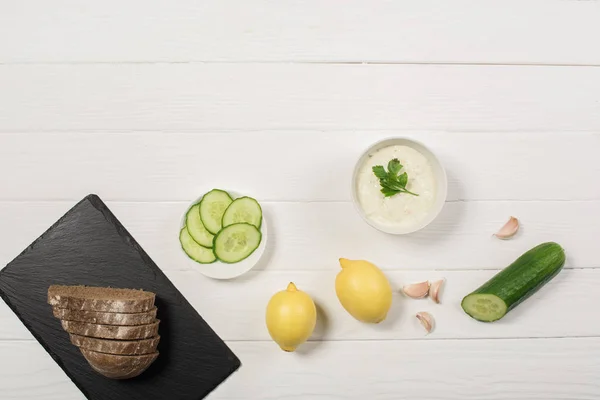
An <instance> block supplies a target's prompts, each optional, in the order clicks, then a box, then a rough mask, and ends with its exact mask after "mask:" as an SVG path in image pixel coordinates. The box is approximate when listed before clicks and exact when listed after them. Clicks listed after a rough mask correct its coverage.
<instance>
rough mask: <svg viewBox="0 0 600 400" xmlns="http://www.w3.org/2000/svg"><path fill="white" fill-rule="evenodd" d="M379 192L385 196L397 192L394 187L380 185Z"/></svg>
mask: <svg viewBox="0 0 600 400" xmlns="http://www.w3.org/2000/svg"><path fill="white" fill-rule="evenodd" d="M381 193H383V195H384V196H385V197H391V196H393V195H395V194H397V193H399V192H398V191H397V190H394V189H388V188H385V187H382V188H381Z"/></svg>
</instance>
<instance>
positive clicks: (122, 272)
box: [0, 195, 240, 400]
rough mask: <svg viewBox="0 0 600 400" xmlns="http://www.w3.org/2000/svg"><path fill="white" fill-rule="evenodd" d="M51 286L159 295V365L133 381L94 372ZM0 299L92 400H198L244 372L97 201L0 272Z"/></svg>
mask: <svg viewBox="0 0 600 400" xmlns="http://www.w3.org/2000/svg"><path fill="white" fill-rule="evenodd" d="M51 284H63V285H73V284H82V285H91V286H111V287H122V288H139V289H144V290H149V291H152V292H154V293H156V306H157V308H158V316H157V318H159V319H160V320H161V323H160V326H159V334H160V335H161V340H160V344H159V346H158V350H159V352H160V355H159V357H158V359H157V360H156V361H155V362H154V363H153V364H152V365H151V366H150V368H148V369H147V370H146V371H145V372H144V373H143V374H142V375H140V376H138V377H137V378H133V379H128V380H122V381H120V380H112V379H107V378H105V377H103V376H101V375H99V374H97V373H95V372H94V371H93V370H92V369H91V368H90V366H89V364H88V363H87V361H86V360H85V359H84V358H83V356H82V355H81V353H80V351H79V350H78V349H77V347H75V346H73V345H72V344H71V343H70V341H69V336H68V334H67V333H66V332H65V331H64V330H63V329H62V327H61V325H60V321H59V320H58V319H57V318H54V316H53V315H52V308H51V307H50V306H49V305H48V304H47V290H48V286H49V285H51ZM198 290H201V288H198ZM0 296H1V297H2V298H3V299H4V301H5V302H6V303H7V304H8V305H9V306H10V308H11V309H12V310H13V311H14V312H15V314H17V316H18V317H19V318H20V319H21V321H22V322H23V324H24V325H25V326H26V327H27V328H28V329H29V330H30V331H31V333H32V334H33V336H35V338H36V339H37V340H38V341H39V342H40V344H41V345H42V346H44V348H45V349H46V351H48V353H49V354H50V355H51V356H52V358H53V359H54V360H55V361H56V363H57V364H58V365H59V366H60V367H61V368H62V369H63V370H64V371H65V372H66V374H67V375H68V376H69V378H71V380H72V381H73V382H74V383H75V384H76V385H77V387H78V388H79V389H80V390H81V391H82V392H83V394H84V395H85V396H86V397H87V398H88V399H91V400H121V399H122V400H136V399H139V400H153V399H173V400H198V399H201V398H203V397H205V396H206V395H208V394H209V393H210V392H211V391H212V390H213V389H214V388H216V387H217V385H219V384H220V383H221V382H222V381H223V380H225V379H226V378H227V377H228V376H229V375H231V374H232V373H233V372H234V371H236V370H237V369H238V368H239V367H240V361H239V360H238V358H237V357H236V356H235V355H234V354H233V352H231V350H230V349H229V348H228V347H227V346H226V344H225V343H224V342H223V341H222V340H221V339H220V338H219V337H218V336H217V335H216V333H215V332H214V331H213V330H212V329H211V328H210V327H209V326H208V324H207V323H206V322H205V321H204V320H203V319H202V317H201V316H200V315H199V314H198V313H197V312H196V310H195V309H194V308H193V307H192V306H191V305H190V304H189V303H188V302H187V300H186V299H185V298H184V297H183V296H182V295H181V293H180V292H179V291H178V290H177V288H176V287H175V286H174V285H173V284H172V283H171V281H169V279H168V278H167V277H166V276H165V275H164V274H163V273H162V271H161V270H160V268H158V266H157V265H156V264H155V263H154V262H153V261H152V260H151V259H150V257H149V256H148V255H147V254H146V253H145V252H144V250H143V249H142V248H141V247H140V246H139V245H138V244H137V243H136V241H135V239H133V237H132V236H131V235H130V234H129V233H128V232H127V231H126V229H125V228H124V227H123V226H122V225H121V223H120V222H119V221H118V220H117V218H116V217H115V216H114V215H113V214H112V213H111V212H110V210H109V209H108V208H107V207H106V205H105V204H104V203H103V202H102V201H101V200H100V198H99V197H98V196H96V195H89V196H87V197H86V198H84V199H83V200H82V201H80V202H79V203H78V204H77V205H75V206H74V207H73V208H72V209H71V210H70V211H69V212H67V213H66V214H65V215H64V216H63V217H62V218H61V219H60V220H58V222H56V223H55V224H54V225H53V226H52V227H51V228H50V229H49V230H48V231H46V232H45V233H44V234H43V235H42V236H41V237H40V238H38V239H37V240H36V241H35V242H33V243H32V244H31V245H30V246H29V247H28V248H27V249H26V250H25V251H23V253H21V254H20V255H19V256H18V257H17V258H16V259H15V260H13V261H12V262H11V263H9V264H8V265H7V266H6V268H4V269H3V270H2V271H0ZM0 362H2V360H1V359H0ZM4 362H9V360H4Z"/></svg>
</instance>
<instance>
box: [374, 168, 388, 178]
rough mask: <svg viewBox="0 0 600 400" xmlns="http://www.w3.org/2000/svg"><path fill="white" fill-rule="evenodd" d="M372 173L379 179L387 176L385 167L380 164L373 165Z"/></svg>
mask: <svg viewBox="0 0 600 400" xmlns="http://www.w3.org/2000/svg"><path fill="white" fill-rule="evenodd" d="M373 173H374V174H375V176H376V177H377V178H379V179H385V178H387V176H388V174H387V172H385V168H383V166H382V165H376V166H374V167H373Z"/></svg>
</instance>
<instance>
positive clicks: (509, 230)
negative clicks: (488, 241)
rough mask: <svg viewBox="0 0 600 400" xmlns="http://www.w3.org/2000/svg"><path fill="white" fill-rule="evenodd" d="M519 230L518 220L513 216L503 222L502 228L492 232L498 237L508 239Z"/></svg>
mask: <svg viewBox="0 0 600 400" xmlns="http://www.w3.org/2000/svg"><path fill="white" fill-rule="evenodd" d="M518 230H519V220H518V219H516V218H515V217H510V219H509V220H508V222H506V224H504V226H503V227H502V228H500V230H499V231H498V232H496V233H495V234H494V236H496V237H497V238H498V239H508V238H510V237H513V236H514V235H515V233H517V231H518Z"/></svg>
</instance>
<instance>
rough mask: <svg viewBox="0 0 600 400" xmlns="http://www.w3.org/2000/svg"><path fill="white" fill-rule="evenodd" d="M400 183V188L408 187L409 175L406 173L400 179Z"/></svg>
mask: <svg viewBox="0 0 600 400" xmlns="http://www.w3.org/2000/svg"><path fill="white" fill-rule="evenodd" d="M398 183H399V184H400V186H402V187H406V184H407V183H408V174H407V173H406V172H405V173H403V174H402V175H400V176H399V177H398Z"/></svg>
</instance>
